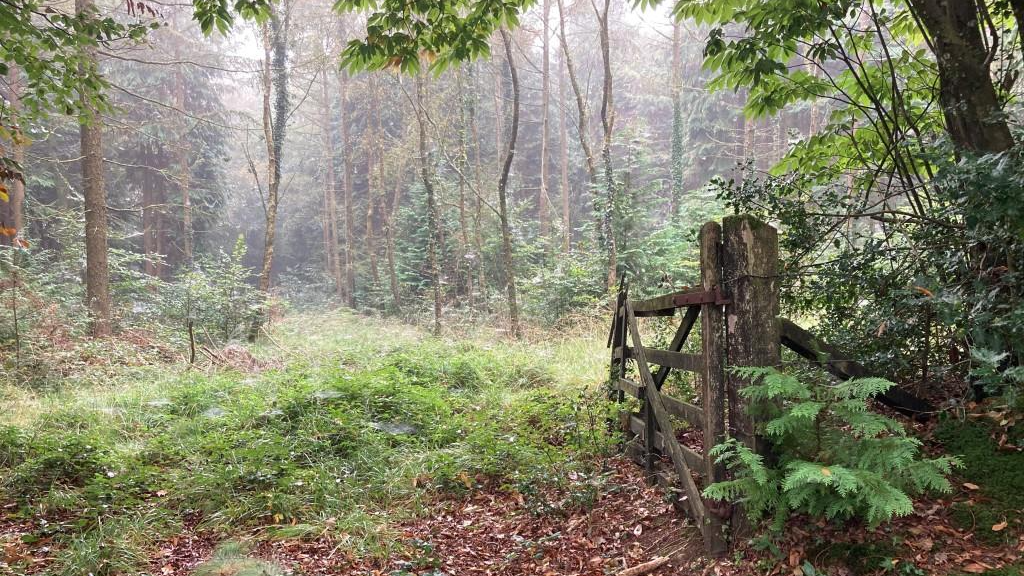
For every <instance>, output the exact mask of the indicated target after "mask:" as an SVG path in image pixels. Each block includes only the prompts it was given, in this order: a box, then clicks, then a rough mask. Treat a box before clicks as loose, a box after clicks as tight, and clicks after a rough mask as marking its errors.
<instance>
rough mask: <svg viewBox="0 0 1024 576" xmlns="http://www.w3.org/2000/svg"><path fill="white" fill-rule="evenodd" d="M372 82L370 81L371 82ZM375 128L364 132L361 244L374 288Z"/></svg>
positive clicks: (372, 110) (377, 274) (372, 112)
mask: <svg viewBox="0 0 1024 576" xmlns="http://www.w3.org/2000/svg"><path fill="white" fill-rule="evenodd" d="M371 82H372V80H371ZM376 111H377V104H376V99H375V98H371V99H370V119H371V122H372V121H373V118H374V116H375V115H376ZM375 131H376V128H374V129H371V130H367V131H366V225H365V230H364V233H363V244H364V246H365V247H366V256H367V258H369V260H370V278H371V279H372V280H373V284H374V286H376V285H378V284H380V270H378V269H377V236H376V235H377V232H376V227H377V225H376V221H377V216H376V210H377V196H378V195H379V194H380V193H379V192H378V190H379V188H380V186H381V183H380V182H377V176H378V173H377V170H375V168H376V167H377V166H376V155H377V151H376V148H375V146H374V143H373V139H374V133H375Z"/></svg>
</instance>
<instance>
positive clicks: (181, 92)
mask: <svg viewBox="0 0 1024 576" xmlns="http://www.w3.org/2000/svg"><path fill="white" fill-rule="evenodd" d="M177 57H178V58H179V59H180V55H178V56H177ZM174 84H175V86H174V88H175V90H174V91H175V98H174V99H175V105H176V106H177V108H178V110H185V109H186V106H187V102H186V100H185V95H186V93H185V90H186V87H185V75H184V74H182V71H181V67H180V66H179V67H177V68H175V72H174ZM180 130H181V132H180V135H179V137H178V146H177V157H178V158H177V161H178V184H179V186H180V187H181V210H182V212H181V222H182V228H183V230H182V232H183V236H184V244H183V245H182V254H183V255H184V257H185V267H186V268H187V269H189V270H191V269H192V263H193V260H194V257H193V252H194V245H195V231H194V230H193V226H192V193H191V190H190V188H191V186H192V168H191V166H189V158H190V156H191V155H192V144H191V141H190V140H189V138H190V136H189V130H188V120H187V119H186V118H185V117H184V116H182V117H181V127H180Z"/></svg>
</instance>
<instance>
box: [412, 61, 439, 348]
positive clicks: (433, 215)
mask: <svg viewBox="0 0 1024 576" xmlns="http://www.w3.org/2000/svg"><path fill="white" fill-rule="evenodd" d="M426 90H427V88H426V83H425V82H424V78H423V73H422V72H421V73H420V74H418V75H417V76H416V124H417V127H418V128H419V148H420V149H419V157H420V177H421V178H422V179H423V189H424V191H425V192H426V194H427V265H428V266H429V267H430V270H429V275H430V285H431V288H432V290H433V293H434V334H435V335H437V334H440V333H441V272H440V268H439V263H438V254H437V252H438V250H439V249H440V244H441V242H440V236H441V231H440V229H441V222H440V217H439V215H438V210H437V193H436V191H435V189H434V179H433V177H432V175H431V173H430V172H431V170H430V151H429V148H428V144H429V143H428V141H427V113H426V108H425V106H426V94H425V93H426Z"/></svg>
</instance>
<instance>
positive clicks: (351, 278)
mask: <svg viewBox="0 0 1024 576" xmlns="http://www.w3.org/2000/svg"><path fill="white" fill-rule="evenodd" d="M338 99H339V100H340V101H341V149H342V152H343V154H344V155H345V156H344V159H343V161H342V165H341V168H342V175H341V202H342V204H343V206H342V209H343V210H344V211H345V249H344V250H343V251H342V262H343V263H344V265H343V266H342V269H343V273H344V275H345V297H346V298H347V300H348V301H347V304H348V306H349V307H350V308H355V306H356V271H355V266H353V256H352V252H353V250H354V248H355V245H356V232H355V206H354V204H353V201H352V142H351V140H350V137H349V125H348V75H347V74H346V73H345V72H344V71H342V72H339V73H338Z"/></svg>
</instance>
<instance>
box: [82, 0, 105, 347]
mask: <svg viewBox="0 0 1024 576" xmlns="http://www.w3.org/2000/svg"><path fill="white" fill-rule="evenodd" d="M75 12H76V13H78V14H86V13H88V14H89V15H90V17H91V16H93V15H94V12H95V5H94V3H93V0H75ZM83 50H85V51H86V54H87V56H86V57H87V58H88V59H89V63H88V64H87V65H89V66H96V65H97V64H96V51H95V49H94V48H92V47H84V48H83ZM82 106H83V108H84V109H85V110H86V112H85V115H86V117H85V118H83V122H82V124H81V128H80V136H81V147H82V148H81V155H82V188H83V190H82V193H83V194H82V195H83V197H84V198H85V207H84V208H85V300H86V304H87V306H88V308H89V313H90V314H91V316H92V319H91V321H92V324H91V331H92V334H93V336H109V335H110V334H111V333H112V332H113V326H112V317H111V302H110V268H109V264H108V262H107V229H108V228H107V226H108V225H107V193H106V190H105V188H104V183H103V122H102V119H101V117H100V115H99V113H98V112H97V111H96V108H95V106H93V104H92V102H90V101H89V99H88V98H86V97H84V96H83V97H82Z"/></svg>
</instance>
